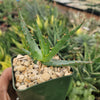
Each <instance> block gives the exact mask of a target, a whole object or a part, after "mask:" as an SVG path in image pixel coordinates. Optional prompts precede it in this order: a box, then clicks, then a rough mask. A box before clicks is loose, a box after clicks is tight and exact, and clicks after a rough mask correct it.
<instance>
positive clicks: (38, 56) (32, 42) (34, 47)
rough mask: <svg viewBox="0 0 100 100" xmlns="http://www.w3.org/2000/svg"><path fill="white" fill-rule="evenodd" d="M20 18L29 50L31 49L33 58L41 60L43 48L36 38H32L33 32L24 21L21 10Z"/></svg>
mask: <svg viewBox="0 0 100 100" xmlns="http://www.w3.org/2000/svg"><path fill="white" fill-rule="evenodd" d="M20 19H21V27H22V30H23V34H24V36H25V38H26V42H27V43H28V46H29V50H30V52H31V54H32V56H33V58H34V59H36V60H41V59H42V53H41V50H40V49H39V47H38V45H37V44H36V42H35V40H34V39H33V38H32V36H31V34H30V33H29V30H28V28H27V26H26V24H25V22H24V19H23V17H22V15H21V12H20Z"/></svg>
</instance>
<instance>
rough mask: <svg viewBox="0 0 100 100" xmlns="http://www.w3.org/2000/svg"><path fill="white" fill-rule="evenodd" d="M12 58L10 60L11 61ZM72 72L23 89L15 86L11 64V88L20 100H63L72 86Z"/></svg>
mask: <svg viewBox="0 0 100 100" xmlns="http://www.w3.org/2000/svg"><path fill="white" fill-rule="evenodd" d="M13 58H14V57H13ZM13 58H12V60H11V62H12V63H13ZM72 71H73V70H72ZM73 74H74V72H73V73H72V74H71V75H68V76H64V77H60V78H56V79H53V80H49V81H46V82H43V83H40V84H38V85H34V86H31V87H29V88H27V89H24V90H18V89H16V87H15V83H16V81H15V74H14V67H13V64H12V80H13V88H14V90H15V91H16V92H17V94H18V96H19V98H20V100H65V98H66V95H67V94H68V92H69V91H70V89H71V88H72V76H73Z"/></svg>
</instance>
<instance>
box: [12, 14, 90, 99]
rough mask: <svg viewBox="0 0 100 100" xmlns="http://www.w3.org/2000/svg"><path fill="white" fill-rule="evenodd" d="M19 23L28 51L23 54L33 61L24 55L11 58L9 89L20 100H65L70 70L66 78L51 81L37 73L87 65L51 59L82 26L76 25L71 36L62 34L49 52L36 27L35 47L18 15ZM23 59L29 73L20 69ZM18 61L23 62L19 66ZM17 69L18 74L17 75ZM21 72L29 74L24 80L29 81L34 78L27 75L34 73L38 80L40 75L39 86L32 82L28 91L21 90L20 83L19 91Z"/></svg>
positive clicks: (24, 87) (27, 88) (45, 75)
mask: <svg viewBox="0 0 100 100" xmlns="http://www.w3.org/2000/svg"><path fill="white" fill-rule="evenodd" d="M20 19H21V26H22V30H23V34H24V36H25V38H26V43H27V44H28V47H29V51H28V50H24V52H25V53H26V54H28V55H30V56H31V57H32V59H33V61H32V60H31V58H30V57H29V56H27V55H25V56H21V55H20V57H19V56H17V57H13V58H12V74H13V88H14V89H15V91H16V92H17V94H18V96H19V98H20V99H21V100H65V98H66V95H67V94H68V92H69V91H70V89H71V81H72V76H73V74H74V72H73V69H72V68H71V69H70V75H67V76H66V75H65V73H64V75H61V77H60V76H59V73H58V76H59V77H55V78H51V76H48V73H45V72H44V71H41V70H42V68H44V69H49V68H51V69H53V71H54V68H56V69H57V70H58V67H59V71H61V70H62V68H63V67H64V68H65V70H66V69H67V68H68V66H69V65H73V64H82V63H89V62H88V61H65V60H60V59H59V60H56V59H53V57H54V56H55V55H56V54H57V53H58V52H59V50H60V48H61V47H62V46H63V45H64V44H65V43H66V42H67V41H68V39H69V38H70V36H71V35H72V34H73V33H75V32H76V31H77V30H78V29H79V28H80V27H81V25H82V24H81V25H79V26H78V27H77V28H76V29H74V30H72V31H71V32H69V33H65V34H64V36H63V37H62V39H61V40H59V41H58V42H57V44H56V45H55V46H54V47H53V48H52V49H50V47H49V42H48V41H46V42H45V39H44V37H43V36H42V33H41V31H40V29H39V28H38V26H37V30H38V32H37V37H38V40H39V45H38V44H37V43H36V41H35V40H34V39H33V37H32V36H31V34H30V33H29V30H28V28H27V26H26V24H25V22H24V20H23V17H22V15H21V13H20ZM25 57H26V58H27V59H29V60H30V63H31V68H32V69H31V70H30V71H29V66H30V65H29V66H28V65H26V66H27V67H26V66H24V67H23V66H22V65H25V64H26V62H27V61H28V60H27V59H26V58H25ZM17 58H18V59H20V61H21V62H20V63H22V65H20V63H19V62H18V61H17V60H16V59H17ZM22 60H23V61H24V63H23V62H22ZM15 62H16V63H15ZM33 62H34V63H33ZM36 62H37V65H38V68H36V69H35V67H34V66H36ZM27 64H28V63H27ZM43 66H45V67H43ZM33 67H34V68H33ZM18 69H20V71H17V70H18ZM26 69H27V70H26ZM37 69H38V70H37ZM23 70H24V71H25V72H26V71H29V75H26V76H30V77H31V78H34V77H35V76H34V75H33V76H31V75H30V73H32V74H34V73H35V74H38V77H39V79H40V78H41V77H40V75H39V74H41V76H42V77H43V79H41V82H40V81H38V82H37V80H36V81H35V83H33V84H34V85H30V86H29V84H28V85H27V86H28V87H27V86H25V83H24V82H22V83H21V84H22V85H23V84H24V85H23V87H21V88H18V85H19V84H17V82H18V81H17V79H19V77H21V76H20V75H22V73H23V75H24V76H25V72H23ZM32 70H33V72H32ZM34 70H35V71H34ZM16 71H17V74H18V76H16ZM26 73H27V72H26ZM24 76H23V79H24V78H25V77H24ZM47 76H48V77H49V78H48V77H47ZM44 77H46V78H44ZM21 79H22V77H21ZM44 80H45V81H44ZM26 81H27V82H29V81H30V80H27V79H26ZM29 83H30V82H29ZM16 84H17V85H16ZM26 84H27V83H26Z"/></svg>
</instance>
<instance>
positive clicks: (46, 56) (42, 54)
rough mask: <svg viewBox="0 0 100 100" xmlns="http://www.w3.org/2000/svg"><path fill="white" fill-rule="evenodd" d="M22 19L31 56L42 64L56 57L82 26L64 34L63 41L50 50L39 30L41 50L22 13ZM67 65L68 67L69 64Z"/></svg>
mask: <svg viewBox="0 0 100 100" xmlns="http://www.w3.org/2000/svg"><path fill="white" fill-rule="evenodd" d="M20 19H21V27H22V29H23V33H24V36H25V38H26V41H27V43H28V46H29V50H30V53H31V55H32V56H33V58H34V59H35V60H39V61H42V62H48V61H50V60H51V59H52V58H53V56H55V55H56V54H57V53H58V52H59V50H60V49H61V48H62V46H63V45H64V44H65V43H66V42H67V41H68V40H69V38H70V36H72V35H73V34H74V33H75V32H76V31H77V30H78V29H79V28H80V27H81V25H82V24H80V25H79V26H78V27H76V28H75V29H74V30H72V31H71V32H68V33H66V34H64V35H63V37H62V38H61V40H59V41H58V42H57V43H56V44H55V46H54V47H53V48H52V49H51V50H50V49H49V47H48V44H47V43H48V42H47V43H46V42H45V40H44V38H43V36H42V33H41V31H40V30H39V28H37V30H38V31H37V37H38V40H39V46H40V48H41V49H40V48H39V46H38V44H37V43H36V42H35V40H34V39H33V38H32V36H31V34H30V33H29V30H28V28H27V26H26V24H25V22H24V20H23V17H22V15H21V12H20ZM46 51H47V52H46ZM70 63H71V62H69V64H70ZM72 63H77V62H72ZM78 63H82V62H80V61H79V62H78ZM83 63H85V62H83ZM45 64H46V63H45ZM49 64H50V63H49ZM53 64H55V63H53ZM59 64H60V63H59ZM66 64H67V65H68V62H67V63H66Z"/></svg>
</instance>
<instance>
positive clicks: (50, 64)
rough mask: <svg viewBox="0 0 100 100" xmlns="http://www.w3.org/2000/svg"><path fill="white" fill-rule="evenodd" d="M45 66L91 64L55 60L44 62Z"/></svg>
mask: <svg viewBox="0 0 100 100" xmlns="http://www.w3.org/2000/svg"><path fill="white" fill-rule="evenodd" d="M42 63H43V64H45V65H47V66H55V67H56V66H68V65H75V64H76V65H77V64H88V63H91V62H89V61H66V60H55V59H52V60H51V61H49V62H42Z"/></svg>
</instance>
